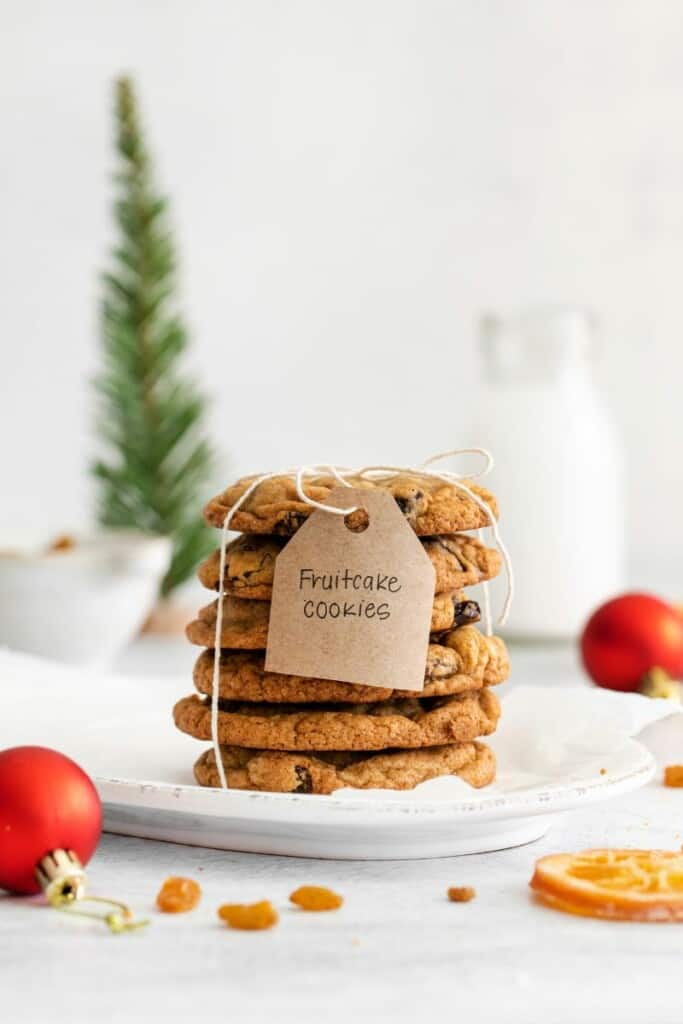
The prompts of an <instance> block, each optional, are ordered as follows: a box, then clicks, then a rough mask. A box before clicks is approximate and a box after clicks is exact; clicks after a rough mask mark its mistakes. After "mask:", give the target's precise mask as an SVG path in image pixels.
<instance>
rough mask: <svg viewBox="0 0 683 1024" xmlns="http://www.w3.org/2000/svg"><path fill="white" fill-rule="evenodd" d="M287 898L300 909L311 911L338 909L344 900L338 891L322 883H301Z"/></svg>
mask: <svg viewBox="0 0 683 1024" xmlns="http://www.w3.org/2000/svg"><path fill="white" fill-rule="evenodd" d="M289 899H290V901H291V902H292V903H296V905H297V907H301V909H302V910H313V911H319V910H339V908H340V907H341V905H342V903H343V902H344V900H343V899H342V897H341V896H340V895H339V894H338V893H336V892H333V891H332V889H326V888H325V887H324V886H322V885H302V886H300V887H299V888H298V889H295V890H294V892H293V893H292V894H291V896H290V897H289Z"/></svg>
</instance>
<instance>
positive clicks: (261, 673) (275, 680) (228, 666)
mask: <svg viewBox="0 0 683 1024" xmlns="http://www.w3.org/2000/svg"><path fill="white" fill-rule="evenodd" d="M475 632H476V631H475ZM477 635H478V636H479V637H481V641H477V640H476V639H475V640H474V641H467V638H465V642H464V643H463V645H462V646H463V655H462V656H461V657H460V660H459V661H455V660H454V652H453V651H452V649H450V648H449V649H448V654H447V656H449V657H450V658H451V660H450V664H451V665H457V667H458V671H455V672H453V673H452V674H451V675H446V676H444V675H443V674H442V666H443V662H442V659H441V657H440V653H439V647H438V645H437V644H432V645H431V646H430V649H429V655H428V659H427V678H426V682H425V687H424V690H422V691H421V692H420V694H419V696H422V697H446V696H449V695H450V694H455V693H465V692H467V691H469V690H479V689H481V687H482V686H494V685H496V684H497V683H502V682H504V680H505V679H506V677H507V673H508V661H507V652H505V648H504V646H502V641H500V640H498V639H497V638H495V637H492V638H490V639H487V638H486V637H482V636H481V633H478V634H477ZM482 649H483V650H488V651H489V653H490V657H489V658H485V657H482V655H481V650H482ZM468 665H471V666H472V672H470V673H468V672H467V671H466V668H467V666H468ZM432 671H433V672H434V673H435V676H434V678H431V677H430V673H431V672H432ZM475 673H478V674H475ZM193 678H194V684H195V688H196V689H197V690H198V691H199V693H202V694H205V695H210V694H211V693H212V690H213V651H211V650H208V651H202V653H201V654H200V655H199V658H198V659H197V662H196V664H195V667H194V673H193ZM219 681H220V691H219V692H220V696H221V697H222V698H223V699H225V700H239V701H255V702H256V701H265V702H266V703H269V704H278V703H282V704H298V703H301V704H309V703H313V704H315V703H328V702H330V701H332V702H341V703H349V704H364V703H373V702H375V701H382V700H389V698H391V697H406V696H408V697H410V696H416V694H415V693H413V692H412V691H407V690H390V689H387V688H385V687H379V686H363V685H360V684H357V683H342V682H334V681H333V680H330V679H309V678H305V677H303V676H292V675H283V674H281V673H279V672H266V669H265V657H264V655H263V654H262V653H260V652H256V651H221V655H220V674H219Z"/></svg>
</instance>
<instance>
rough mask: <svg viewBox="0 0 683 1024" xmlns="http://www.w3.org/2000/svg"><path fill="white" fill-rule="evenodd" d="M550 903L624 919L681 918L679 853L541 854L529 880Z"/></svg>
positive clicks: (588, 914)
mask: <svg viewBox="0 0 683 1024" xmlns="http://www.w3.org/2000/svg"><path fill="white" fill-rule="evenodd" d="M530 885H531V888H532V889H533V890H534V892H535V893H536V894H537V896H539V898H540V899H541V900H543V902H544V903H547V904H548V906H551V907H554V908H555V909H556V910H564V911H566V912H567V913H569V914H581V915H583V916H586V917H606V918H611V919H613V920H622V921H683V853H682V852H672V851H670V850H584V852H583V853H576V854H571V853H557V854H554V855H553V856H551V857H541V859H540V860H539V861H537V862H536V870H535V871H534V875H533V878H532V879H531V882H530Z"/></svg>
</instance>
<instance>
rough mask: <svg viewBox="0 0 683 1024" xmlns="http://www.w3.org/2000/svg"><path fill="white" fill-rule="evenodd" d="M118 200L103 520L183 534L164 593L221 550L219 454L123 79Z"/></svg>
mask: <svg viewBox="0 0 683 1024" xmlns="http://www.w3.org/2000/svg"><path fill="white" fill-rule="evenodd" d="M115 111H116V149H117V153H118V159H119V167H118V171H117V174H116V177H115V181H116V185H117V197H116V201H115V205H114V212H115V219H116V223H117V227H118V235H119V238H118V244H117V245H116V247H115V248H114V250H113V252H112V267H111V269H110V270H109V271H108V272H107V273H105V274H104V275H103V292H104V293H103V296H102V302H101V312H100V325H101V341H102V355H103V361H104V366H103V369H102V372H101V373H100V374H99V376H98V377H97V379H96V381H95V387H96V389H97V394H98V418H97V428H98V434H99V441H100V443H101V449H102V456H101V458H100V459H99V460H98V461H97V462H96V463H95V464H94V466H93V467H92V471H93V473H94V475H95V477H96V479H97V481H98V520H99V522H100V523H101V524H102V525H103V526H108V527H134V528H136V529H139V530H144V531H146V532H149V533H153V534H162V535H165V536H168V537H171V538H172V540H173V557H172V561H171V565H170V568H169V570H168V573H167V574H166V577H165V579H164V581H163V584H162V588H161V592H162V595H164V596H165V595H167V594H169V593H170V592H171V591H172V590H173V589H174V587H176V586H177V585H178V584H179V583H182V582H183V581H184V580H185V579H187V578H188V576H190V574H191V573H192V571H193V569H194V568H195V566H196V564H197V562H198V561H199V560H200V559H201V558H202V557H204V555H206V554H207V553H208V552H209V551H210V550H211V548H212V546H213V543H214V542H213V540H212V537H211V531H210V530H209V529H208V528H207V527H206V526H205V525H204V523H203V522H202V520H201V518H200V514H199V508H200V495H201V496H203V491H204V488H205V485H206V483H207V479H208V477H209V475H210V473H211V469H212V466H213V462H214V456H213V452H212V450H211V447H210V445H209V443H208V441H207V440H206V438H205V437H204V436H203V433H202V421H203V417H204V413H205V405H206V403H205V400H204V398H203V397H202V395H201V393H200V392H199V390H198V389H197V387H196V385H195V383H194V382H193V381H192V380H190V379H189V378H188V377H187V375H186V374H185V373H184V372H183V369H182V365H181V363H182V356H183V353H184V351H185V349H186V347H187V334H186V331H185V327H184V325H183V323H182V320H181V319H180V317H179V316H178V313H177V311H176V308H175V302H174V288H175V267H176V258H175V251H174V246H173V241H172V238H171V235H170V232H169V227H168V223H167V219H166V207H167V203H166V200H165V199H164V198H162V197H161V196H159V195H158V194H157V192H156V190H155V187H154V183H153V180H152V175H151V168H150V162H149V157H148V154H147V150H146V147H145V143H144V140H143V137H142V133H141V129H140V124H139V119H138V109H137V103H136V98H135V93H134V89H133V85H132V83H131V81H130V80H129V79H127V78H121V79H119V80H118V81H117V82H116V106H115Z"/></svg>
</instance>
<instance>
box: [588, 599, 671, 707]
mask: <svg viewBox="0 0 683 1024" xmlns="http://www.w3.org/2000/svg"><path fill="white" fill-rule="evenodd" d="M581 656H582V658H583V664H584V667H585V669H586V672H587V673H588V675H589V676H590V677H591V679H592V680H593V682H594V683H597V684H598V686H604V687H606V688H607V689H609V690H625V691H633V690H637V689H638V688H639V686H640V684H641V683H642V681H643V677H644V676H645V675H646V673H648V672H650V671H651V670H652V669H653V668H663V669H664V670H665V671H666V672H667V673H668V674H669V675H670V676H672V677H673V678H674V679H682V678H683V615H682V614H681V613H680V612H679V611H677V609H676V608H673V607H672V606H671V605H670V604H667V603H666V601H661V600H660V599H659V598H658V597H653V596H652V595H650V594H623V595H622V596H621V597H615V598H614V599H613V600H612V601H608V602H607V603H606V604H603V605H602V606H601V607H600V608H598V610H597V611H596V612H594V613H593V614H592V615H591V617H590V619H589V620H588V622H587V623H586V626H585V628H584V631H583V635H582V636H581Z"/></svg>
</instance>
